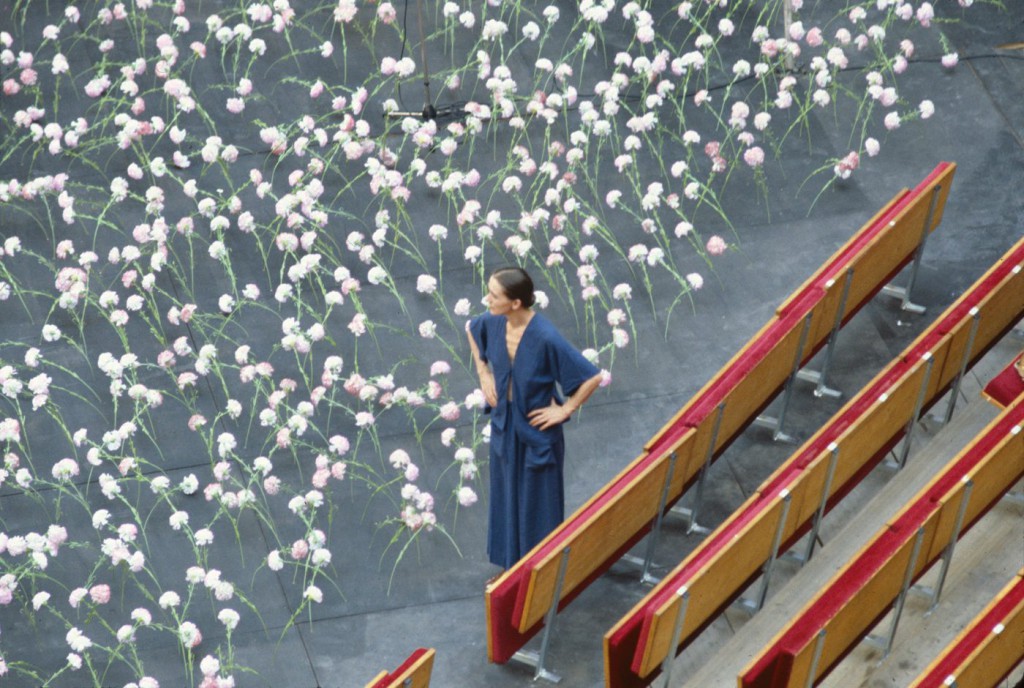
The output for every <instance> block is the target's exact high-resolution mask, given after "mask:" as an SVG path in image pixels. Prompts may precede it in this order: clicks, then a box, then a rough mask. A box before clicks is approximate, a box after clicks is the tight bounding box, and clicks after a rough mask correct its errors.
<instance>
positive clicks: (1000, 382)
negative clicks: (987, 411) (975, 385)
mask: <svg viewBox="0 0 1024 688" xmlns="http://www.w3.org/2000/svg"><path fill="white" fill-rule="evenodd" d="M1020 358H1021V356H1017V358H1015V359H1013V360H1012V361H1010V365H1008V366H1006V367H1005V368H1003V370H1002V371H1001V372H1000V373H999V374H998V375H996V376H995V377H994V378H992V379H991V380H990V381H989V383H988V384H987V385H985V395H986V396H987V397H988V398H989V399H991V400H992V401H994V402H995V403H997V404H999V405H1000V406H1009V405H1010V402H1012V401H1013V400H1014V399H1016V398H1017V397H1019V396H1020V395H1021V394H1024V379H1021V376H1020V373H1018V372H1017V369H1016V368H1015V367H1014V364H1015V363H1016V362H1017V361H1018V360H1019V359H1020Z"/></svg>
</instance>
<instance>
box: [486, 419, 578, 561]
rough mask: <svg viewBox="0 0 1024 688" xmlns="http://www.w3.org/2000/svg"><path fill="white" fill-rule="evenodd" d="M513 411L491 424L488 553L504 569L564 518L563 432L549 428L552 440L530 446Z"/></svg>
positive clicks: (517, 559) (531, 547)
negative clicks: (497, 423)
mask: <svg viewBox="0 0 1024 688" xmlns="http://www.w3.org/2000/svg"><path fill="white" fill-rule="evenodd" d="M512 416H513V414H512V413H508V414H507V415H506V423H505V426H506V427H505V428H503V429H500V430H499V429H498V428H496V427H495V426H494V424H493V423H492V424H491V451H490V456H491V461H490V473H491V480H490V482H491V494H490V523H489V526H488V530H487V554H488V556H489V557H490V560H491V563H493V564H497V565H498V566H500V567H502V568H505V569H507V568H509V567H511V566H512V565H513V564H515V563H516V562H517V561H519V559H520V558H522V556H523V555H524V554H526V553H527V552H529V551H530V550H531V549H533V548H534V546H535V545H536V544H537V543H538V542H540V541H541V540H543V539H544V537H545V536H546V535H547V534H548V533H550V532H551V531H552V530H554V529H555V528H556V527H557V526H558V525H559V524H560V523H561V522H562V521H563V520H564V518H565V489H564V485H563V477H562V464H563V460H564V458H565V440H564V438H563V436H562V433H561V432H555V433H551V435H553V437H552V438H551V439H552V440H553V441H552V442H551V443H548V444H543V445H541V446H531V445H530V444H528V443H526V442H525V441H523V440H522V439H521V438H519V437H518V436H517V434H516V431H515V422H514V421H513V420H512Z"/></svg>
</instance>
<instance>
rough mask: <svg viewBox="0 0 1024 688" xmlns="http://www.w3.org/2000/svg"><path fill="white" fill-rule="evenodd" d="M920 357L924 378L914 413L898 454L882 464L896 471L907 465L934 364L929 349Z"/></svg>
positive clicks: (908, 423) (904, 432) (904, 433)
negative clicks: (923, 366) (924, 364)
mask: <svg viewBox="0 0 1024 688" xmlns="http://www.w3.org/2000/svg"><path fill="white" fill-rule="evenodd" d="M921 358H923V359H925V361H926V362H927V363H926V367H925V371H924V379H923V380H921V389H920V390H918V392H917V401H916V402H915V403H914V413H913V415H911V416H910V420H909V421H907V427H906V429H905V430H904V431H903V446H902V447H901V448H900V453H899V456H898V457H897V458H896V459H894V460H891V459H886V461H885V462H884V465H885V466H886V467H887V468H892V469H895V470H897V471H901V470H903V467H904V466H906V465H907V457H908V456H910V445H911V444H912V443H913V441H914V431H915V430H917V421H919V420H920V419H921V408H922V407H923V406H924V395H925V393H926V392H927V391H928V382H929V381H930V380H931V376H932V366H934V365H935V359H934V358H933V357H932V354H931V352H930V351H926V352H925V353H924V354H922V355H921Z"/></svg>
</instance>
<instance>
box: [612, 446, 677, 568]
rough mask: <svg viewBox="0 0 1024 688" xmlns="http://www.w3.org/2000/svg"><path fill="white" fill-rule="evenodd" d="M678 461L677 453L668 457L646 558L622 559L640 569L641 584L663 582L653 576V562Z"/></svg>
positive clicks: (628, 556)
mask: <svg viewBox="0 0 1024 688" xmlns="http://www.w3.org/2000/svg"><path fill="white" fill-rule="evenodd" d="M677 459H678V454H677V453H676V452H672V454H671V455H669V457H668V470H667V471H666V473H665V484H664V485H663V486H662V488H661V499H659V500H658V511H657V513H656V514H655V515H654V524H653V525H652V526H651V532H650V534H649V535H648V536H647V552H646V554H645V555H644V558H643V559H641V558H640V557H635V556H633V555H631V554H627V555H626V556H624V557H622V559H623V561H625V562H626V563H627V564H633V565H635V566H639V567H640V582H641V583H643V584H644V585H656V584H657V583H659V582H660V581H661V579H660V578H658V577H657V576H652V575H651V573H650V572H651V561H652V560H653V559H654V549H655V548H656V547H657V546H658V539H659V538H660V537H661V523H662V520H663V518H664V514H665V504H666V503H667V502H668V493H669V490H670V489H671V487H672V478H673V476H674V474H675V469H676V460H677Z"/></svg>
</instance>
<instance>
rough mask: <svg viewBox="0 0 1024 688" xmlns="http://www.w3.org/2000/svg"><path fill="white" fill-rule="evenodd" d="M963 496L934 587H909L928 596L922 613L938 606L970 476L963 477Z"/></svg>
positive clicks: (967, 497)
mask: <svg viewBox="0 0 1024 688" xmlns="http://www.w3.org/2000/svg"><path fill="white" fill-rule="evenodd" d="M963 483H964V496H963V498H962V499H961V500H960V507H959V508H958V509H957V512H956V525H954V526H953V536H952V537H951V538H950V540H949V544H948V545H946V549H945V550H944V551H943V552H942V566H941V568H940V569H939V579H938V581H936V583H935V587H929V586H927V585H915V586H914V587H912V588H911V589H910V591H911V592H914V593H917V594H920V595H924V596H925V597H928V598H929V604H928V611H926V612H925V613H924V615H925V616H928V615H929V614H931V613H932V612H933V611H935V608H936V607H937V606H939V596H940V595H941V594H942V586H943V585H945V584H946V574H947V573H949V564H950V562H952V561H953V550H955V549H956V543H957V540H958V539H959V537H960V529H961V528H962V527H963V525H964V516H965V515H966V513H967V503H968V502H969V501H970V499H971V491H972V490H973V489H974V480H972V479H971V478H964V479H963Z"/></svg>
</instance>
